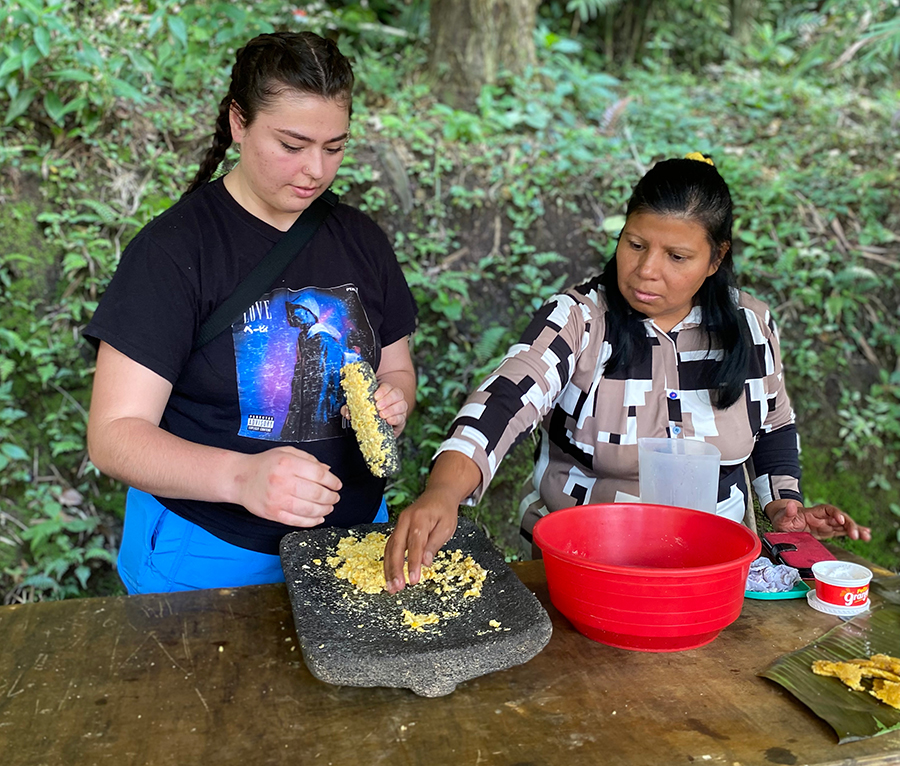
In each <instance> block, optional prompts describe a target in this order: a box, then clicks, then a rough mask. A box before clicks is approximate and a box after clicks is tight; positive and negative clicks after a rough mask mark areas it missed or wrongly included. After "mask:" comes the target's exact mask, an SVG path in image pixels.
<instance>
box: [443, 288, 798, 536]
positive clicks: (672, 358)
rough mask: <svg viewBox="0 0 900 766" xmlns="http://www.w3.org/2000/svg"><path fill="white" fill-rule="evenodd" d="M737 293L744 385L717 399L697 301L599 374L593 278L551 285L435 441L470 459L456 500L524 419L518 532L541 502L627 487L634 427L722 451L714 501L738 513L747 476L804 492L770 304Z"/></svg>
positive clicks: (717, 356)
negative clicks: (533, 446) (530, 462)
mask: <svg viewBox="0 0 900 766" xmlns="http://www.w3.org/2000/svg"><path fill="white" fill-rule="evenodd" d="M736 297H738V299H739V300H738V304H739V307H740V310H741V314H742V315H743V317H744V318H745V320H746V322H747V326H748V327H749V330H750V333H749V335H750V338H751V339H752V342H753V349H752V353H751V361H750V372H749V375H748V377H747V381H746V383H745V384H744V395H743V397H741V398H740V399H738V401H737V403H735V404H734V405H732V406H731V407H729V408H727V409H724V410H719V409H716V408H715V407H714V406H713V404H712V403H711V401H710V394H709V389H708V385H709V381H710V368H711V366H712V365H715V364H717V363H718V362H719V361H720V360H721V358H722V352H721V350H717V349H715V348H713V349H712V350H708V343H709V341H708V336H707V334H706V332H705V331H704V330H703V329H702V328H701V327H700V319H701V310H700V308H699V307H695V308H694V309H693V310H692V311H691V312H690V314H688V316H687V317H685V319H684V320H683V321H682V322H681V323H680V324H678V325H677V326H675V327H674V328H673V329H672V330H671V331H670V332H668V333H665V332H663V331H662V330H660V329H659V328H658V327H657V326H656V325H655V324H654V323H653V321H652V320H650V319H645V320H643V321H644V325H645V327H646V329H647V335H648V336H649V338H650V343H651V354H650V356H649V358H646V357H645V360H644V361H643V362H642V363H639V364H631V365H630V366H628V367H627V369H625V368H620V369H619V370H617V371H616V372H615V373H614V374H613V375H606V374H605V373H604V368H605V366H606V363H607V361H608V359H609V357H610V352H611V346H610V343H609V339H608V327H607V322H606V314H607V306H606V300H605V296H604V293H603V287H602V286H600V284H599V278H594V279H592V280H591V281H589V282H586V283H584V284H582V285H580V286H578V287H574V288H571V289H569V290H567V291H566V292H565V293H562V294H559V295H555V296H553V297H552V298H551V299H550V300H549V301H547V303H546V304H544V306H543V307H542V308H541V309H540V310H539V311H538V312H537V314H536V315H535V316H534V318H533V319H532V321H531V324H530V325H529V326H528V328H527V329H526V330H525V332H524V334H523V335H522V337H521V339H520V340H519V342H518V343H517V344H515V345H514V346H513V347H512V348H510V350H509V351H508V352H507V354H506V356H505V357H504V359H503V361H502V362H501V363H500V365H499V367H498V368H497V369H496V370H495V371H494V372H493V373H492V374H491V375H490V376H488V378H487V379H486V380H485V381H484V383H482V385H481V386H480V387H479V388H478V389H477V390H476V391H475V392H473V393H472V394H471V396H469V398H468V399H467V400H466V403H465V405H464V406H463V407H462V409H461V410H460V411H459V413H458V414H457V417H456V420H455V421H454V422H453V425H452V426H451V429H450V433H449V436H448V438H447V440H446V441H445V442H444V443H443V444H442V445H441V446H440V448H439V449H438V452H437V454H440V453H441V452H445V451H447V450H453V451H457V452H462V453H463V454H465V455H468V456H469V457H470V458H472V459H473V460H474V461H475V462H476V463H477V465H478V467H479V468H480V469H481V475H482V481H481V484H480V486H479V487H478V488H477V489H476V490H475V492H474V493H473V494H472V496H471V497H470V498H468V500H467V504H469V505H474V504H475V503H477V502H478V500H480V498H481V496H482V495H483V494H484V491H485V489H486V488H487V486H488V484H489V483H490V481H491V479H492V478H493V476H494V474H495V473H496V471H497V467H498V466H499V464H500V461H501V460H502V459H503V457H504V456H505V455H506V454H507V453H508V452H509V451H510V450H511V449H512V448H513V447H514V446H515V445H516V444H518V442H520V441H521V440H522V439H524V438H525V437H526V436H527V435H528V434H530V433H531V432H532V431H533V430H534V429H535V428H536V427H538V426H539V427H540V442H539V445H538V447H537V450H536V454H535V467H534V477H533V488H532V490H531V491H530V492H529V493H528V494H527V495H526V496H525V498H524V499H523V501H522V505H521V507H520V516H521V520H522V534H523V536H524V537H525V539H526V540H529V541H530V540H531V530H532V528H533V527H534V524H535V522H536V521H537V520H538V519H539V518H540V517H541V516H544V515H546V514H547V513H548V512H550V511H555V510H559V509H561V508H569V507H571V506H574V505H584V504H587V503H609V502H634V501H635V500H637V498H638V494H639V488H638V446H637V440H638V438H639V437H644V436H651V437H668V438H672V439H699V440H701V441H705V442H709V443H711V444H713V445H715V446H716V447H717V448H718V449H719V451H720V452H721V454H722V458H721V472H720V477H719V496H718V507H717V513H718V514H719V515H721V516H726V517H728V518H731V519H733V520H735V521H741V520H742V519H743V517H744V512H745V509H746V506H747V499H748V494H747V493H748V491H749V490H748V487H747V484H746V481H745V477H744V471H743V465H744V463H745V462H747V461H748V460H749V463H748V465H747V467H748V472H749V474H750V476H751V477H755V478H752V483H753V488H754V490H755V491H756V494H757V496H758V498H759V500H760V503H761V504H762V505H763V507H765V505H766V503H768V502H770V501H772V500H775V499H781V498H790V499H795V500H800V501H802V499H803V496H802V494H801V490H800V463H799V442H798V437H797V430H796V427H795V425H794V413H793V410H792V409H791V404H790V401H789V400H788V396H787V393H786V391H785V387H784V380H783V377H782V370H781V354H780V349H779V343H778V332H777V329H776V327H775V323H774V321H773V320H772V317H771V315H770V313H769V309H768V307H767V306H766V305H765V304H764V303H762V302H761V301H759V300H757V299H755V298H753V297H752V296H750V295H747V294H746V293H743V292H742V293H740V294H739V295H738V296H736Z"/></svg>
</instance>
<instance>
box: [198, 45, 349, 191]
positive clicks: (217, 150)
mask: <svg viewBox="0 0 900 766" xmlns="http://www.w3.org/2000/svg"><path fill="white" fill-rule="evenodd" d="M285 91H293V92H296V93H301V94H307V95H314V96H321V97H322V98H327V99H333V100H335V101H339V102H342V103H346V104H347V111H348V112H350V111H351V109H352V98H353V96H352V94H353V69H352V67H351V65H350V60H349V59H348V58H347V57H346V56H344V54H342V53H341V52H340V50H339V49H338V47H337V44H336V43H334V42H333V41H332V40H327V39H326V38H324V37H320V36H319V35H317V34H314V33H313V32H275V33H272V34H265V35H259V36H258V37H254V38H253V39H252V40H250V42H248V43H247V44H246V45H245V46H244V47H243V48H241V49H240V50H239V51H238V52H237V55H236V56H235V60H234V66H233V67H232V68H231V85H230V87H229V88H228V93H227V95H226V96H225V98H223V99H222V101H221V102H220V103H219V114H218V116H217V117H216V125H215V133H214V134H213V141H212V145H211V146H210V147H209V149H207V151H206V154H205V155H204V157H203V160H202V161H201V162H200V168H199V169H198V171H197V175H196V176H195V177H194V180H193V181H192V182H191V184H190V186H188V188H187V190H186V191H185V194H190V193H191V192H192V191H194V190H195V189H198V188H199V187H201V186H203V185H204V184H205V183H207V182H208V181H209V179H210V178H212V176H213V174H214V173H215V172H216V169H217V168H218V167H219V165H221V164H222V160H224V159H225V154H226V152H227V151H228V147H229V146H231V142H232V136H231V123H230V121H229V115H230V112H231V109H232V108H234V109H236V110H237V112H238V114H239V115H240V117H241V119H242V120H243V123H244V125H245V126H249V125H250V124H252V123H253V121H254V120H255V119H256V117H257V115H258V114H259V112H260V110H262V109H265V108H266V107H267V106H269V105H270V104H271V103H272V101H273V100H274V99H275V98H276V97H278V96H279V95H281V94H282V93H283V92H285Z"/></svg>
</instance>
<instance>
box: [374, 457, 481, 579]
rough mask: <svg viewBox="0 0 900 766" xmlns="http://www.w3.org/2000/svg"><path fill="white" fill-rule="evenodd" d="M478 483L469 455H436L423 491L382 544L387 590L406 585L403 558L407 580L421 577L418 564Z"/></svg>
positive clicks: (428, 558)
mask: <svg viewBox="0 0 900 766" xmlns="http://www.w3.org/2000/svg"><path fill="white" fill-rule="evenodd" d="M480 484H481V470H480V469H479V468H478V465H477V464H476V463H475V461H474V460H472V459H471V458H470V457H467V456H466V455H464V454H463V453H461V452H455V451H452V450H451V451H447V452H442V453H441V454H440V455H438V456H437V459H436V460H435V462H434V466H433V468H432V469H431V476H429V477H428V485H427V486H426V487H425V491H424V492H423V493H422V495H421V496H420V497H419V499H418V500H416V501H415V502H414V503H413V504H412V505H410V506H409V507H408V508H407V509H406V510H405V511H403V513H401V514H400V517H399V518H398V519H397V525H396V527H394V531H393V533H392V534H391V536H390V538H388V541H387V545H386V546H385V548H384V579H385V587H386V588H387V591H388V593H397V592H399V591H401V590H403V588H404V587H406V577H405V576H404V574H403V562H404V558H405V559H406V563H407V565H408V569H409V584H410V585H415V584H416V583H417V582H419V580H420V579H421V577H422V567H423V566H431V564H432V562H433V561H434V557H435V555H436V554H437V552H438V551H439V550H440V549H441V547H442V546H443V545H444V543H446V542H447V540H449V539H450V538H451V537H453V533H454V532H455V531H456V520H457V513H458V511H459V506H460V503H462V502H463V501H464V500H465V498H467V497H469V496H470V495H471V494H472V493H473V492H474V491H475V490H476V489H477V488H478V486H479V485H480Z"/></svg>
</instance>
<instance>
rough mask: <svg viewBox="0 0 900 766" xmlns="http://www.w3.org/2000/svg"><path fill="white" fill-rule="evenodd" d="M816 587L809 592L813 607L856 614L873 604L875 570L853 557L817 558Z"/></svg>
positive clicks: (822, 610) (840, 613)
mask: <svg viewBox="0 0 900 766" xmlns="http://www.w3.org/2000/svg"><path fill="white" fill-rule="evenodd" d="M812 573H813V577H814V578H815V580H816V589H815V590H811V591H810V592H809V593H807V594H806V598H807V601H808V602H809V605H810V606H811V607H812V608H813V609H817V610H818V611H820V612H825V613H826V614H834V615H837V616H839V617H852V616H853V615H855V614H859V613H860V612H865V611H866V609H868V608H869V582H870V581H871V579H872V571H871V570H870V569H867V568H866V567H864V566H861V565H859V564H853V563H851V562H849V561H817V562H816V563H815V564H813V565H812Z"/></svg>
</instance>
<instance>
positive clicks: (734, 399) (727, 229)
mask: <svg viewBox="0 0 900 766" xmlns="http://www.w3.org/2000/svg"><path fill="white" fill-rule="evenodd" d="M731 227H732V202H731V195H730V193H729V190H728V186H727V184H726V183H725V181H724V180H723V179H722V177H721V176H720V175H719V172H718V171H717V170H716V168H715V167H714V165H713V163H712V161H711V160H710V159H709V158H707V157H704V156H703V155H700V154H696V153H694V154H690V155H688V156H687V157H686V158H684V159H674V160H666V161H664V162H660V163H658V164H657V165H656V166H655V167H653V168H652V169H651V170H650V171H649V172H648V173H647V174H646V175H645V176H644V177H643V178H642V179H641V180H640V181H639V182H638V184H637V186H636V187H635V189H634V191H633V193H632V196H631V199H630V200H629V202H628V207H627V210H626V220H625V226H624V228H623V229H622V233H621V234H620V236H619V240H618V244H617V246H616V252H615V255H614V256H613V258H612V259H610V261H609V262H608V263H607V264H606V267H605V268H604V270H603V273H602V274H600V275H599V276H597V277H594V278H593V279H591V280H589V281H588V282H585V283H584V284H581V285H579V286H577V287H574V288H571V289H569V290H567V291H566V292H564V293H562V294H559V295H555V296H553V297H552V298H551V299H550V300H549V301H547V303H546V304H545V305H544V306H543V307H542V308H541V309H540V310H539V311H538V312H537V313H536V314H535V316H534V317H533V318H532V321H531V323H530V325H529V326H528V328H527V329H526V330H525V332H524V334H523V335H522V338H521V339H520V340H519V342H518V343H517V344H515V345H514V346H513V347H512V348H510V349H509V351H508V352H507V354H506V356H505V357H504V359H503V361H502V362H501V363H500V365H499V367H498V368H497V369H496V370H495V371H494V372H493V373H492V374H491V375H490V376H489V377H488V378H487V380H485V381H484V383H482V385H481V386H480V387H479V388H478V389H477V390H476V391H475V392H473V393H472V395H471V396H470V397H469V398H468V399H467V401H466V403H465V405H464V406H463V408H462V409H461V410H460V411H459V413H458V415H457V417H456V420H455V421H454V422H453V425H452V426H451V429H450V435H449V437H448V438H447V440H446V441H445V442H444V443H443V444H442V445H441V447H440V448H439V450H438V453H437V456H436V460H435V462H434V466H433V469H432V472H431V476H430V477H429V481H428V486H427V487H426V489H425V491H424V492H423V494H422V495H421V497H419V498H418V499H417V500H416V501H415V502H414V503H413V504H412V505H411V506H410V507H409V508H407V509H406V510H405V511H403V513H401V514H400V518H399V519H398V521H397V527H396V530H395V531H394V533H393V535H392V536H391V538H390V540H389V541H388V545H387V549H386V552H385V576H386V578H387V581H388V589H389V590H390V591H391V592H397V591H399V590H400V589H402V588H403V587H404V585H405V582H404V577H403V561H404V554H407V556H406V558H407V559H408V564H409V582H410V583H411V584H415V583H416V582H418V580H419V577H420V573H421V566H422V565H423V564H424V565H429V564H430V563H431V561H432V558H433V557H434V555H435V554H436V553H437V551H438V550H439V549H440V547H441V546H442V545H443V544H444V543H445V542H446V541H447V540H448V539H449V538H450V536H451V535H452V534H453V532H454V530H455V529H456V520H457V512H458V509H459V506H460V505H461V504H469V505H471V504H474V503H476V502H478V500H479V499H480V498H481V496H482V495H483V494H484V491H485V489H486V488H487V486H488V483H489V482H490V480H491V478H492V477H493V476H494V474H495V472H496V470H497V467H498V466H499V464H500V461H501V460H502V459H503V457H504V456H505V455H506V454H507V453H508V452H509V451H510V450H511V449H512V448H513V447H514V446H516V444H518V443H519V442H520V441H521V440H522V439H523V438H525V437H526V436H527V435H528V434H530V433H531V432H532V431H534V430H535V429H539V433H540V439H539V444H538V447H537V450H536V452H535V468H534V477H533V486H532V488H531V491H530V492H529V493H528V494H527V495H526V496H525V498H524V499H523V501H522V505H521V507H520V514H521V519H522V526H521V531H522V535H523V537H524V538H525V540H527V541H529V542H530V540H531V530H532V528H533V526H534V523H535V522H536V521H537V519H539V518H540V517H541V516H543V515H546V514H547V513H550V512H552V511H556V510H559V509H561V508H569V507H571V506H574V505H583V504H587V503H610V502H629V501H631V502H634V501H636V500H637V499H638V448H637V440H638V438H639V437H668V438H672V439H697V440H701V441H706V442H709V443H711V444H713V445H714V446H716V447H717V448H718V449H719V451H720V453H721V455H722V458H721V471H720V477H719V494H718V506H717V509H716V512H717V514H718V515H722V516H726V517H728V518H731V519H734V520H736V521H740V520H741V519H742V518H743V517H744V512H745V509H746V508H747V501H748V498H749V492H750V488H749V487H748V486H747V482H746V480H745V472H744V466H745V464H746V467H747V469H748V473H749V475H750V477H751V480H752V485H753V489H754V491H755V492H756V495H757V497H758V499H759V501H760V504H761V506H762V507H763V509H764V510H765V513H766V514H767V516H768V517H769V518H770V519H771V520H772V524H773V527H774V528H775V529H776V530H777V531H785V532H801V531H807V532H810V533H812V534H813V535H814V536H816V537H819V538H827V537H832V536H841V535H846V536H849V537H851V538H852V539H862V540H869V539H870V537H871V535H870V530H869V529H867V528H866V527H862V526H860V525H858V524H856V523H855V522H854V521H853V520H852V519H851V518H850V517H849V516H848V515H847V514H846V513H844V512H843V511H841V510H840V509H838V508H836V507H834V506H832V505H817V506H814V507H804V505H803V494H802V492H801V488H800V461H799V441H798V437H797V430H796V427H795V425H794V413H793V410H792V409H791V405H790V401H789V399H788V396H787V393H786V391H785V386H784V379H783V376H782V368H781V353H780V347H779V343H778V333H777V329H776V326H775V322H774V320H773V319H772V317H771V315H770V313H769V310H768V307H767V306H766V305H765V304H763V303H762V302H761V301H759V300H757V299H755V298H753V297H752V296H750V295H748V294H746V293H743V292H740V291H738V290H737V288H736V287H735V280H734V274H733V265H732V250H731Z"/></svg>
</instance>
